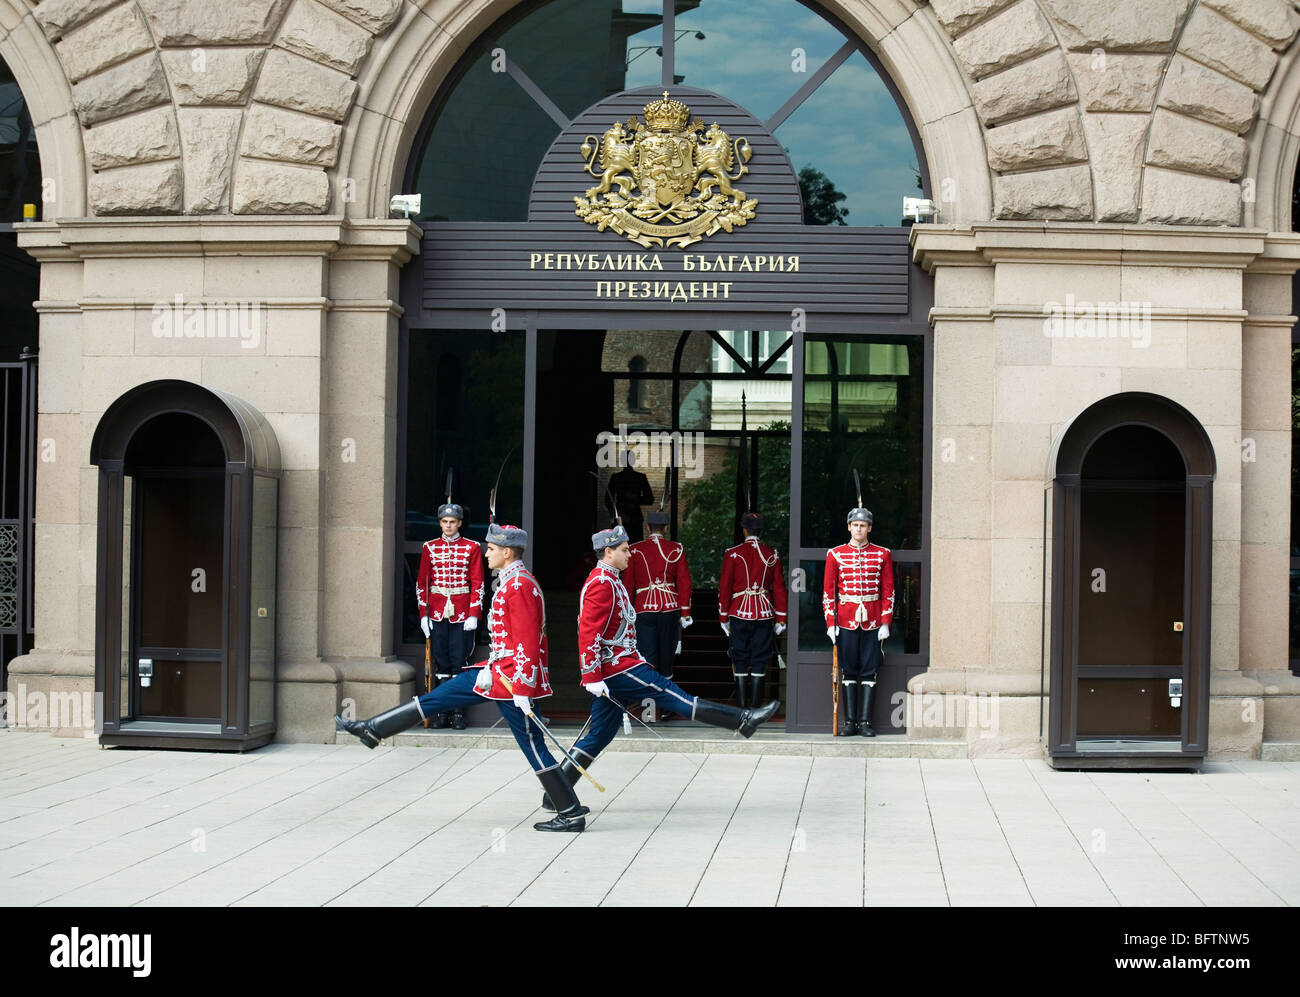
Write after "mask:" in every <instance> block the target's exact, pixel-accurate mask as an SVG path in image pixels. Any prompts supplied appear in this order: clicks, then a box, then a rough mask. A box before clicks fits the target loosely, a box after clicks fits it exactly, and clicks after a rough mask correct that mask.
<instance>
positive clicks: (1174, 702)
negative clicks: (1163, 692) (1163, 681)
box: [1169, 679, 1183, 710]
mask: <svg viewBox="0 0 1300 997" xmlns="http://www.w3.org/2000/svg"><path fill="white" fill-rule="evenodd" d="M1169 705H1170V706H1172V707H1173V708H1174V709H1175V710H1176V709H1178V708H1179V707H1180V706H1182V705H1183V680H1182V679H1170V680H1169Z"/></svg>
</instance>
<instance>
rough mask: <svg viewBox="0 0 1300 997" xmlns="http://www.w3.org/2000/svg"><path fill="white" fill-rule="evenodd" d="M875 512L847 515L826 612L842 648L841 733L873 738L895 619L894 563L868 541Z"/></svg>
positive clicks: (833, 552) (829, 573) (829, 632)
mask: <svg viewBox="0 0 1300 997" xmlns="http://www.w3.org/2000/svg"><path fill="white" fill-rule="evenodd" d="M870 534H871V512H870V510H867V509H861V508H859V509H853V510H852V511H850V512H849V542H848V543H846V544H841V545H840V546H838V547H832V548H831V549H830V550H828V551H827V552H826V574H825V579H826V583H825V586H824V588H823V589H822V611H823V612H824V613H825V615H826V636H827V637H829V638H830V639H831V643H832V644H835V645H836V646H838V648H839V652H840V654H839V657H840V676H841V680H842V682H843V685H844V704H845V711H844V714H845V726H843V727H841V728H840V734H841V735H853V734H861V735H862V736H863V737H875V736H876V732H875V730H873V729H872V726H871V697H872V695H873V693H874V691H875V688H876V672H877V671H879V669H880V665H881V663H882V662H883V661H884V652H883V650H882V645H883V644H884V642H885V640H886V639H887V638H888V637H889V623H890V621H891V620H892V619H893V618H894V559H893V556H892V555H891V554H890V553H889V551H888V550H887V549H886V548H884V547H877V546H876V545H875V544H873V543H869V542H868V539H867V538H868V537H869V536H870Z"/></svg>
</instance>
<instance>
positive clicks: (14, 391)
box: [0, 349, 36, 692]
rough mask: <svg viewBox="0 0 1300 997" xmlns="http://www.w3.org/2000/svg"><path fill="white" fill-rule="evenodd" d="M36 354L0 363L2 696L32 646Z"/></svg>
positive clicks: (0, 667) (25, 352)
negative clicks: (15, 663)
mask: <svg viewBox="0 0 1300 997" xmlns="http://www.w3.org/2000/svg"><path fill="white" fill-rule="evenodd" d="M35 500H36V353H35V352H34V351H32V350H30V349H24V350H23V354H22V357H21V358H20V359H19V360H18V361H17V362H14V363H0V692H2V691H5V690H7V689H8V686H9V662H11V661H12V660H13V659H14V658H16V657H18V656H19V655H22V654H26V653H27V651H28V650H29V649H30V648H31V646H32V634H33V629H32V533H33V528H32V526H33V511H34V508H35V504H36V501H35Z"/></svg>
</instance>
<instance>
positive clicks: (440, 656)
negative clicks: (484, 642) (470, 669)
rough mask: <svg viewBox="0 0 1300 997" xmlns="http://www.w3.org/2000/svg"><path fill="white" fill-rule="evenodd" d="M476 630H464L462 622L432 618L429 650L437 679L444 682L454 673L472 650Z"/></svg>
mask: <svg viewBox="0 0 1300 997" xmlns="http://www.w3.org/2000/svg"><path fill="white" fill-rule="evenodd" d="M477 632H478V631H476V630H466V629H465V625H464V624H463V623H452V622H450V621H449V620H433V621H432V626H431V627H430V629H429V644H430V647H429V652H430V656H431V657H432V658H433V670H434V672H435V674H437V676H438V679H439V681H442V682H445V681H446V680H447V679H448V678H449V677H450V676H452V675H455V674H456V673H457V672H458V671H460V670H461V669H462V668H463V667H465V662H466V661H468V660H469V656H470V655H471V654H472V653H473V652H474V636H475V634H476V633H477Z"/></svg>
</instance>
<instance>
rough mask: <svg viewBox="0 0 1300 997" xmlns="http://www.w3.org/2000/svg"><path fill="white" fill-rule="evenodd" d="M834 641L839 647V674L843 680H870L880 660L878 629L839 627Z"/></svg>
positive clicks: (872, 678) (878, 666) (874, 675)
mask: <svg viewBox="0 0 1300 997" xmlns="http://www.w3.org/2000/svg"><path fill="white" fill-rule="evenodd" d="M835 643H836V644H837V645H839V649H840V674H841V676H842V678H843V681H845V682H872V681H875V678H876V672H877V670H878V669H879V668H880V665H881V662H883V661H884V660H885V656H884V653H883V652H882V651H881V650H880V631H879V630H860V629H859V630H850V629H849V628H848V627H840V633H839V636H838V637H836V638H835Z"/></svg>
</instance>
